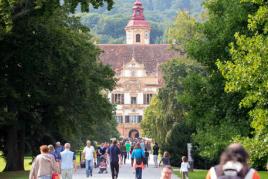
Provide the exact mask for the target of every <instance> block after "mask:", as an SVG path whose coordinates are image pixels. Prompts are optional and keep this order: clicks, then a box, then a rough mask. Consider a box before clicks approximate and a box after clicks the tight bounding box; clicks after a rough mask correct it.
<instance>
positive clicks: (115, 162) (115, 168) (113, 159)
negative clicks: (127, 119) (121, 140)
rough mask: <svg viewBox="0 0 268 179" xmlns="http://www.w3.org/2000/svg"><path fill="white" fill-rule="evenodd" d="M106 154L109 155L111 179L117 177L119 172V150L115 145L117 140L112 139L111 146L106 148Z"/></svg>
mask: <svg viewBox="0 0 268 179" xmlns="http://www.w3.org/2000/svg"><path fill="white" fill-rule="evenodd" d="M108 154H109V157H110V167H111V173H112V179H117V178H118V174H119V161H120V162H121V161H122V159H121V151H120V149H119V147H118V146H117V141H116V140H114V141H113V143H112V146H110V147H109V149H108Z"/></svg>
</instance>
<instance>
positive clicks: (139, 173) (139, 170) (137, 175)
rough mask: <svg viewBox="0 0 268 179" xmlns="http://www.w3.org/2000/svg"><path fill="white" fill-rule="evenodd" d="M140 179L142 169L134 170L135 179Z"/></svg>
mask: <svg viewBox="0 0 268 179" xmlns="http://www.w3.org/2000/svg"><path fill="white" fill-rule="evenodd" d="M141 178H142V168H136V179H141Z"/></svg>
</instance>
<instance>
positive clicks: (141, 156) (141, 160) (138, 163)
mask: <svg viewBox="0 0 268 179" xmlns="http://www.w3.org/2000/svg"><path fill="white" fill-rule="evenodd" d="M143 163H144V157H143V155H142V152H141V151H140V157H139V158H136V164H137V165H141V164H143Z"/></svg>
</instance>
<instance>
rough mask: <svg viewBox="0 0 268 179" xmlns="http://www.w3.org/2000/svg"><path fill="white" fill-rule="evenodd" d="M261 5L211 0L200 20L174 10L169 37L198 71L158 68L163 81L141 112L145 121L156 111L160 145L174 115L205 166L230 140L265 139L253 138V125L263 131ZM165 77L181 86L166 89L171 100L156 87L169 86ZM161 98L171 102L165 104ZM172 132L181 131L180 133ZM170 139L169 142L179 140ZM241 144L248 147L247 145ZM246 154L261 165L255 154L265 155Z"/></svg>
mask: <svg viewBox="0 0 268 179" xmlns="http://www.w3.org/2000/svg"><path fill="white" fill-rule="evenodd" d="M266 6H267V4H266V3H265V2H264V1H258V2H256V1H242V2H241V1H240V0H230V1H229V0H228V1H226V0H215V1H205V2H204V7H205V10H206V14H205V19H203V20H202V21H198V20H195V19H194V18H193V17H191V16H190V15H189V13H184V12H181V13H179V14H178V16H177V18H176V20H175V21H174V24H173V25H172V26H171V27H170V28H169V33H167V35H168V39H170V42H172V43H173V47H175V49H176V48H181V47H183V48H184V50H185V51H186V53H187V56H188V58H191V59H193V60H196V61H197V62H199V63H200V66H201V69H202V70H198V71H188V73H187V74H186V75H185V76H184V77H183V78H181V76H180V75H179V74H174V70H175V71H176V69H177V70H181V68H180V66H176V65H174V64H173V65H171V67H172V66H174V70H167V71H165V70H163V75H164V80H165V85H164V87H163V88H162V89H161V90H160V92H159V96H157V100H156V101H157V103H155V101H152V104H153V105H152V106H151V107H149V108H148V112H147V111H146V113H145V120H146V119H150V118H151V116H150V115H151V113H150V112H151V111H152V114H154V115H152V116H157V115H156V114H155V113H154V111H156V112H158V113H159V114H161V115H159V116H158V118H156V119H157V120H159V121H158V123H157V124H156V123H155V125H156V126H155V128H156V129H159V128H161V129H162V128H164V129H162V130H163V131H164V133H161V132H158V133H159V135H160V134H162V135H163V136H162V137H161V138H157V137H156V140H160V141H158V142H159V143H164V144H165V143H166V141H167V138H168V136H170V133H169V132H168V131H170V130H173V127H172V124H174V126H176V125H177V124H178V122H177V120H173V119H181V120H183V121H184V123H185V125H184V126H185V127H188V130H189V131H191V134H189V136H188V137H186V138H188V140H189V141H190V142H193V143H194V146H195V148H194V149H195V150H194V152H195V154H198V155H199V156H200V157H202V158H203V159H206V160H207V161H208V162H209V163H210V165H211V164H213V163H216V162H217V160H218V159H219V154H220V153H221V151H222V150H223V149H224V148H225V147H226V145H228V144H229V143H231V142H234V141H236V142H237V141H240V142H242V143H246V142H248V141H250V140H252V143H254V144H260V141H261V140H262V141H267V140H264V139H265V138H263V137H262V138H260V139H257V138H252V137H253V134H254V133H252V132H253V130H255V133H258V134H262V135H263V134H266V133H267V131H266V130H267V129H266V122H267V121H266V119H267V113H266V107H267V106H266V101H267V100H266V96H267V95H266V91H267V90H266V86H267V85H266V81H265V78H266V75H265V74H264V73H265V71H266V70H267V69H266V66H265V60H264V59H266V56H267V53H266V51H267V49H266V48H265V47H266V45H267V39H266V36H265V35H266V33H267V32H266V31H267V27H266V24H267V23H266V20H264V18H265V17H267V16H266V15H267V11H266ZM181 27H183V28H181ZM253 29H254V30H253ZM239 34H243V35H239ZM236 39H237V40H236ZM234 41H236V43H233V45H231V49H230V43H232V42H234ZM217 61H218V62H217ZM216 62H217V63H216ZM218 67H219V68H220V70H219V69H218ZM166 76H171V77H170V78H168V79H167V78H166ZM169 79H172V80H171V81H172V84H177V85H178V84H180V86H181V87H180V88H174V89H173V90H174V92H173V93H172V92H168V94H173V96H174V97H173V98H172V99H170V98H168V96H165V98H161V92H163V91H165V90H168V89H170V88H169V86H168V84H170V81H169ZM225 79H227V83H226V84H225ZM265 85H266V86H265ZM265 90H266V91H265ZM227 92H228V93H227ZM165 99H169V104H173V102H174V105H172V107H170V108H169V106H170V105H167V103H165V101H166V100H165ZM153 102H154V103H153ZM161 104H164V105H163V106H161ZM176 106H181V107H182V108H181V109H177V108H176ZM156 109H157V110H156ZM162 109H165V110H163V111H161V110H162ZM178 114H180V116H178ZM248 114H250V115H251V117H252V118H249V115H248ZM169 115H170V116H169ZM169 120H170V121H171V124H169V123H168V122H169ZM148 121H149V120H148ZM165 122H166V124H167V125H169V128H168V127H166V126H165V125H164V124H163V123H165ZM181 125H183V123H181ZM146 127H147V126H146ZM178 129H179V127H178ZM174 131H176V130H174ZM183 131H184V130H183ZM145 133H146V131H145ZM176 135H177V136H180V134H179V132H176ZM182 136H184V135H182ZM172 139H173V140H174V141H173V142H174V143H176V142H177V141H180V140H181V139H180V138H179V137H177V138H172ZM246 144H247V143H246ZM184 145H185V143H184ZM246 146H247V147H248V149H249V150H250V151H253V147H252V145H249V144H248V145H246ZM255 150H256V149H255ZM251 153H252V157H251V159H252V161H253V164H254V166H255V167H258V168H263V167H264V162H263V160H259V161H258V160H257V159H260V158H261V157H263V156H266V152H262V151H260V154H259V155H257V154H256V152H255V153H254V152H251ZM197 157H198V156H197ZM209 163H208V164H209ZM203 167H206V165H204V166H203Z"/></svg>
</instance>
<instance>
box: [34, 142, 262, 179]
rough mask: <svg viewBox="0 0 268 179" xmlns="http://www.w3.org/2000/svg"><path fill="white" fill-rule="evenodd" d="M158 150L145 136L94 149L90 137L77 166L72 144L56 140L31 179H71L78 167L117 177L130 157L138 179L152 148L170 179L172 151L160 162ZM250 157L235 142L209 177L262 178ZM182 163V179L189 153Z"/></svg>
mask: <svg viewBox="0 0 268 179" xmlns="http://www.w3.org/2000/svg"><path fill="white" fill-rule="evenodd" d="M159 150H160V149H159V146H158V144H157V143H155V144H154V145H153V147H152V149H151V144H150V143H148V142H147V141H145V140H143V139H135V140H122V141H119V142H118V141H116V140H114V141H112V142H111V143H106V142H105V143H102V144H100V146H99V147H97V148H96V150H95V147H94V145H93V144H92V143H91V141H89V140H88V141H87V142H86V146H85V147H84V148H83V150H82V152H81V161H80V165H79V166H78V165H77V164H76V155H75V153H74V152H73V151H72V150H71V144H70V143H65V144H64V146H62V145H61V143H60V142H57V143H56V144H55V147H54V146H53V145H48V146H47V145H42V146H41V147H40V154H39V155H38V156H36V158H35V159H34V161H33V163H32V169H31V172H30V176H29V179H60V178H61V179H72V177H73V173H75V172H76V170H77V168H78V167H81V168H85V175H86V177H92V176H93V169H94V168H98V169H99V171H98V173H99V174H102V173H108V166H109V167H110V170H111V177H112V179H117V178H118V175H119V172H120V171H119V169H120V167H119V166H120V165H124V164H126V161H127V160H130V162H131V166H132V167H133V169H134V170H135V179H142V171H143V169H144V168H145V167H149V162H148V161H149V156H150V151H151V152H152V155H153V161H154V167H155V168H158V167H160V166H161V165H163V169H162V174H161V179H171V176H172V173H173V172H172V167H171V164H170V154H169V153H168V152H167V151H166V152H164V154H163V157H162V158H161V159H160V161H159V162H158V157H159ZM248 158H249V156H248V153H247V152H246V150H245V149H244V147H243V146H242V145H240V144H232V145H230V146H228V147H227V148H226V150H225V151H224V152H223V153H222V155H221V157H220V163H219V164H218V165H217V166H214V167H212V168H211V169H210V170H209V172H208V174H207V177H206V179H260V176H259V174H258V172H257V171H256V170H254V169H252V168H251V167H250V166H249V164H248ZM180 166H181V167H180V173H181V178H182V179H189V169H190V165H189V163H188V161H187V157H186V156H183V157H182V159H181V164H180ZM130 172H131V170H130Z"/></svg>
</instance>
